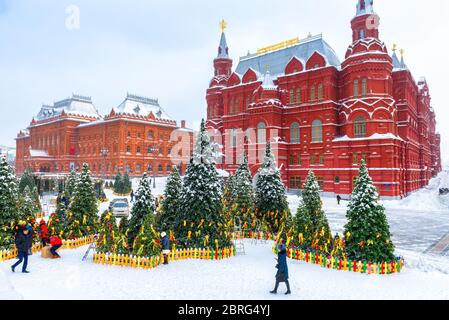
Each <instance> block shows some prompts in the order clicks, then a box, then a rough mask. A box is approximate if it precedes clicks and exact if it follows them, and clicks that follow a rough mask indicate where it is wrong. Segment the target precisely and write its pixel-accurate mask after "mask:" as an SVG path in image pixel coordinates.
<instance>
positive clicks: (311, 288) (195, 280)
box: [0, 240, 449, 300]
mask: <svg viewBox="0 0 449 320" xmlns="http://www.w3.org/2000/svg"><path fill="white" fill-rule="evenodd" d="M245 247H246V248H245V249H246V255H245V256H237V257H234V258H231V259H227V260H222V261H208V260H207V261H206V260H185V261H179V262H174V263H172V264H170V265H168V266H160V267H158V268H156V269H153V270H143V269H130V268H124V267H114V266H101V265H96V264H93V263H92V261H91V259H90V260H89V261H87V262H82V261H81V259H82V256H83V254H84V252H85V250H86V248H80V249H78V250H73V251H71V250H65V251H62V254H61V255H62V257H63V258H62V259H60V260H44V259H42V258H41V257H40V255H33V256H32V257H31V259H30V268H29V269H30V270H31V272H32V273H31V274H28V275H24V274H21V273H14V274H13V273H12V272H11V270H10V269H9V266H10V264H12V261H10V262H3V263H0V299H21V298H24V299H55V300H61V299H75V300H78V299H94V300H102V299H122V300H127V299H138V300H139V299H153V300H161V299H179V300H187V299H191V300H213V299H224V300H232V299H242V300H246V299H247V300H256V299H261V300H271V299H281V300H283V299H291V300H303V299H305V300H309V299H337V300H348V299H355V300H357V299H449V275H447V274H443V273H440V272H425V271H422V270H420V269H414V268H407V269H405V270H404V272H403V273H401V274H396V275H390V276H380V275H363V274H354V273H350V272H343V271H337V270H329V269H323V268H321V267H319V266H315V265H311V264H306V263H304V262H299V261H292V260H289V261H288V263H289V272H290V278H291V279H290V281H291V287H292V292H293V294H292V295H291V296H288V297H286V296H285V295H284V294H283V293H284V292H285V286H284V285H283V284H281V286H280V289H279V294H278V295H276V296H274V295H271V294H269V291H270V290H272V289H273V286H274V275H275V268H274V266H275V263H276V262H275V260H274V255H272V254H271V244H270V243H267V244H259V245H253V244H251V241H249V240H247V241H245Z"/></svg>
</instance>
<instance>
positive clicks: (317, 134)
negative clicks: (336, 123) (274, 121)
mask: <svg viewBox="0 0 449 320" xmlns="http://www.w3.org/2000/svg"><path fill="white" fill-rule="evenodd" d="M300 132H301V130H300V126H299V123H297V122H293V123H292V124H291V125H290V143H294V144H299V143H301V135H300ZM312 142H323V123H322V122H321V120H315V121H313V122H312Z"/></svg>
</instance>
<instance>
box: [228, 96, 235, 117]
mask: <svg viewBox="0 0 449 320" xmlns="http://www.w3.org/2000/svg"><path fill="white" fill-rule="evenodd" d="M229 114H234V99H232V98H231V100H229Z"/></svg>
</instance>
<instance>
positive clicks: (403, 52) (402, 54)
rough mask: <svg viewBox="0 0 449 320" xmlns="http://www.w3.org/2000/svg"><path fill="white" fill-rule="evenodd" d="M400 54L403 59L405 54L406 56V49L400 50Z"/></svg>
mask: <svg viewBox="0 0 449 320" xmlns="http://www.w3.org/2000/svg"><path fill="white" fill-rule="evenodd" d="M399 52H400V53H401V56H402V57H403V56H404V54H405V50H404V49H401V50H399Z"/></svg>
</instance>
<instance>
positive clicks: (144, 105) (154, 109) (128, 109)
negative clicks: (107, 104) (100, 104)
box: [114, 93, 173, 120]
mask: <svg viewBox="0 0 449 320" xmlns="http://www.w3.org/2000/svg"><path fill="white" fill-rule="evenodd" d="M114 112H116V113H126V114H133V115H136V116H144V117H147V116H148V115H149V114H150V113H153V115H154V116H155V117H156V118H158V119H164V120H173V119H172V118H170V116H169V115H168V114H167V113H166V112H165V111H164V110H163V109H162V108H161V106H160V105H159V101H158V100H157V99H152V98H147V97H142V96H138V95H134V94H129V93H128V94H127V96H126V99H125V100H124V101H123V102H122V103H121V104H120V105H119V106H118V107H115V108H114Z"/></svg>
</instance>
